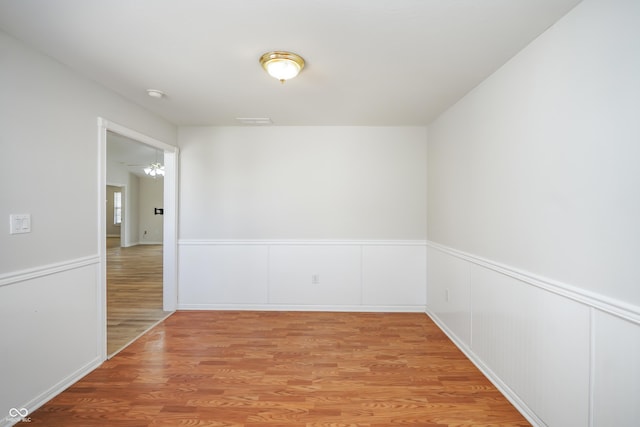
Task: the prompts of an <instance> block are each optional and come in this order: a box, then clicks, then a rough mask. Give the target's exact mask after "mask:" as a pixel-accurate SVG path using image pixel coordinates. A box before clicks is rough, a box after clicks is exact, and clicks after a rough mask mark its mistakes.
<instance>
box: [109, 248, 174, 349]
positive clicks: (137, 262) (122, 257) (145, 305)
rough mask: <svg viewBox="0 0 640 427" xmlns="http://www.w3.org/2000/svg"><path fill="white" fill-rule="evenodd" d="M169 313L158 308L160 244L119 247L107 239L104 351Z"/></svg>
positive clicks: (160, 270)
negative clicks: (105, 348) (105, 339)
mask: <svg viewBox="0 0 640 427" xmlns="http://www.w3.org/2000/svg"><path fill="white" fill-rule="evenodd" d="M168 314H169V313H167V312H165V311H163V310H162V245H138V246H131V247H127V248H122V247H120V239H119V238H113V237H110V238H107V354H108V355H111V354H113V353H115V352H117V351H118V350H120V349H122V348H123V347H124V346H126V345H127V344H129V343H130V342H131V341H132V340H134V339H135V338H136V337H138V336H139V335H140V334H142V333H144V332H145V331H146V330H147V329H149V328H150V327H152V326H153V325H154V324H156V323H157V322H158V321H159V320H162V319H164V318H165V317H166V316H167V315H168Z"/></svg>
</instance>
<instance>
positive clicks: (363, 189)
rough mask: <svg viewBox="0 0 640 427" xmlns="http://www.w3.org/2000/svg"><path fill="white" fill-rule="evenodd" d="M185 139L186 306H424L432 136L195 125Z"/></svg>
mask: <svg viewBox="0 0 640 427" xmlns="http://www.w3.org/2000/svg"><path fill="white" fill-rule="evenodd" d="M179 142H180V149H181V167H180V171H181V172H180V209H181V210H180V242H179V249H180V256H179V259H180V260H179V263H180V268H179V271H180V292H179V294H180V301H179V306H180V307H182V308H216V307H225V308H247V307H250V308H265V309H273V308H289V309H294V308H295V309H320V308H321V309H347V308H348V309H362V310H365V309H366V310H373V309H381V307H383V306H384V307H387V308H389V307H391V309H397V310H420V309H422V308H423V307H424V298H425V296H424V286H425V280H426V279H425V274H426V273H425V267H426V265H425V264H426V262H425V257H424V253H425V237H426V129H425V128H421V127H330V126H328V127H185V128H180V130H179ZM421 254H422V255H421ZM405 257H407V258H406V259H407V260H406V261H405V260H404V258H405ZM316 274H317V275H319V277H320V283H318V284H313V283H312V276H313V275H316ZM378 276H380V277H385V278H386V280H387V281H386V282H385V283H380V279H379V278H378ZM393 286H395V287H396V291H397V292H396V293H395V294H394V290H393V288H392V287H393ZM400 289H403V290H400ZM394 296H395V298H394Z"/></svg>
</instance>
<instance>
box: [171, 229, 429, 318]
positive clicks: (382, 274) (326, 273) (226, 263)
mask: <svg viewBox="0 0 640 427" xmlns="http://www.w3.org/2000/svg"><path fill="white" fill-rule="evenodd" d="M426 265H427V261H426V242H424V241H385V240H382V241H379V240H376V241H325V240H321V241H314V240H308V241H307V240H300V241H297V240H296V241H291V240H287V241H275V240H255V241H244V240H186V241H181V242H179V292H178V293H179V304H178V308H179V309H256V310H355V311H358V310H361V311H418V312H419V311H424V308H425V295H426V291H425V289H426Z"/></svg>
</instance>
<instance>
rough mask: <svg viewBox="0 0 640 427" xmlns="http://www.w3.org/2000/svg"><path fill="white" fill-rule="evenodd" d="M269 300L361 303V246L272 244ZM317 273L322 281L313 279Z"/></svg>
mask: <svg viewBox="0 0 640 427" xmlns="http://www.w3.org/2000/svg"><path fill="white" fill-rule="evenodd" d="M269 267H270V268H269V302H270V303H273V304H295V305H358V304H360V302H361V288H362V285H361V278H360V247H358V246H332V245H323V246H311V245H304V246H290V245H286V246H285V245H279V246H272V247H271V248H270V253H269ZM312 275H317V277H318V279H319V280H318V283H317V284H313V283H312Z"/></svg>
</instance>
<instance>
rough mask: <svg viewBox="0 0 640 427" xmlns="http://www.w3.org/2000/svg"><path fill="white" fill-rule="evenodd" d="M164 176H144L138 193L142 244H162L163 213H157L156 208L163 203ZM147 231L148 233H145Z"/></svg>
mask: <svg viewBox="0 0 640 427" xmlns="http://www.w3.org/2000/svg"><path fill="white" fill-rule="evenodd" d="M163 183H164V179H163V178H155V179H154V178H147V177H142V178H140V180H139V194H138V196H139V197H138V218H139V221H138V224H139V227H138V242H140V243H142V244H162V220H163V218H164V216H163V215H156V214H155V213H154V212H155V211H154V209H155V208H162V207H163V206H164V205H163V202H162V200H163V191H164V185H163ZM145 232H146V233H145Z"/></svg>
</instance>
